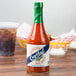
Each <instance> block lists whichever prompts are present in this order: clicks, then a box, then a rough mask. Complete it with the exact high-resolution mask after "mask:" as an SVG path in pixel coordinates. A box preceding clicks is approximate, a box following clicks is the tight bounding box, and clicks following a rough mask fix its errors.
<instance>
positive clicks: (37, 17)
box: [34, 2, 43, 23]
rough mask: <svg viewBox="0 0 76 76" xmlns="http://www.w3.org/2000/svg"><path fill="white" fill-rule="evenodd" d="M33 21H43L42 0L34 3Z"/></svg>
mask: <svg viewBox="0 0 76 76" xmlns="http://www.w3.org/2000/svg"><path fill="white" fill-rule="evenodd" d="M34 23H43V2H35V3H34Z"/></svg>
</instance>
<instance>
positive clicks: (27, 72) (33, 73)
mask: <svg viewBox="0 0 76 76" xmlns="http://www.w3.org/2000/svg"><path fill="white" fill-rule="evenodd" d="M27 73H29V74H47V73H49V71H48V72H41V73H37V72H29V71H27Z"/></svg>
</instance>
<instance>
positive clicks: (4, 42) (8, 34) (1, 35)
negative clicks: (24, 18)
mask: <svg viewBox="0 0 76 76" xmlns="http://www.w3.org/2000/svg"><path fill="white" fill-rule="evenodd" d="M17 27H18V23H14V22H0V56H13V55H14V52H15V43H16V29H17Z"/></svg>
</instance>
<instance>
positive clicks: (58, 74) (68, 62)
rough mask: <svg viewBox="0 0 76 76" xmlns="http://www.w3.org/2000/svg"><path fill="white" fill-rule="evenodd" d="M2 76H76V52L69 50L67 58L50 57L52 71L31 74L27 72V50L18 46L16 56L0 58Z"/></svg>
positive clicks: (0, 73) (0, 75) (0, 74)
mask: <svg viewBox="0 0 76 76" xmlns="http://www.w3.org/2000/svg"><path fill="white" fill-rule="evenodd" d="M0 76H76V52H75V51H71V50H69V51H68V52H67V54H66V56H65V57H52V56H50V71H49V73H46V74H30V73H27V71H26V50H25V49H23V48H21V47H20V46H19V45H17V46H16V50H15V55H14V56H9V57H2V56H1V57H0Z"/></svg>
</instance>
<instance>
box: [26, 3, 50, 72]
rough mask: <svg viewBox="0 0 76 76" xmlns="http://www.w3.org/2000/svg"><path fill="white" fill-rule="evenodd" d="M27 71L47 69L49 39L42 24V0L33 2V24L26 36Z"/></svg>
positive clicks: (46, 70) (44, 70)
mask: <svg viewBox="0 0 76 76" xmlns="http://www.w3.org/2000/svg"><path fill="white" fill-rule="evenodd" d="M27 71H28V72H30V73H47V72H48V71H49V39H48V37H47V34H46V32H45V29H44V24H43V2H35V3H34V24H33V27H32V31H31V33H30V35H29V36H28V38H27Z"/></svg>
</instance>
